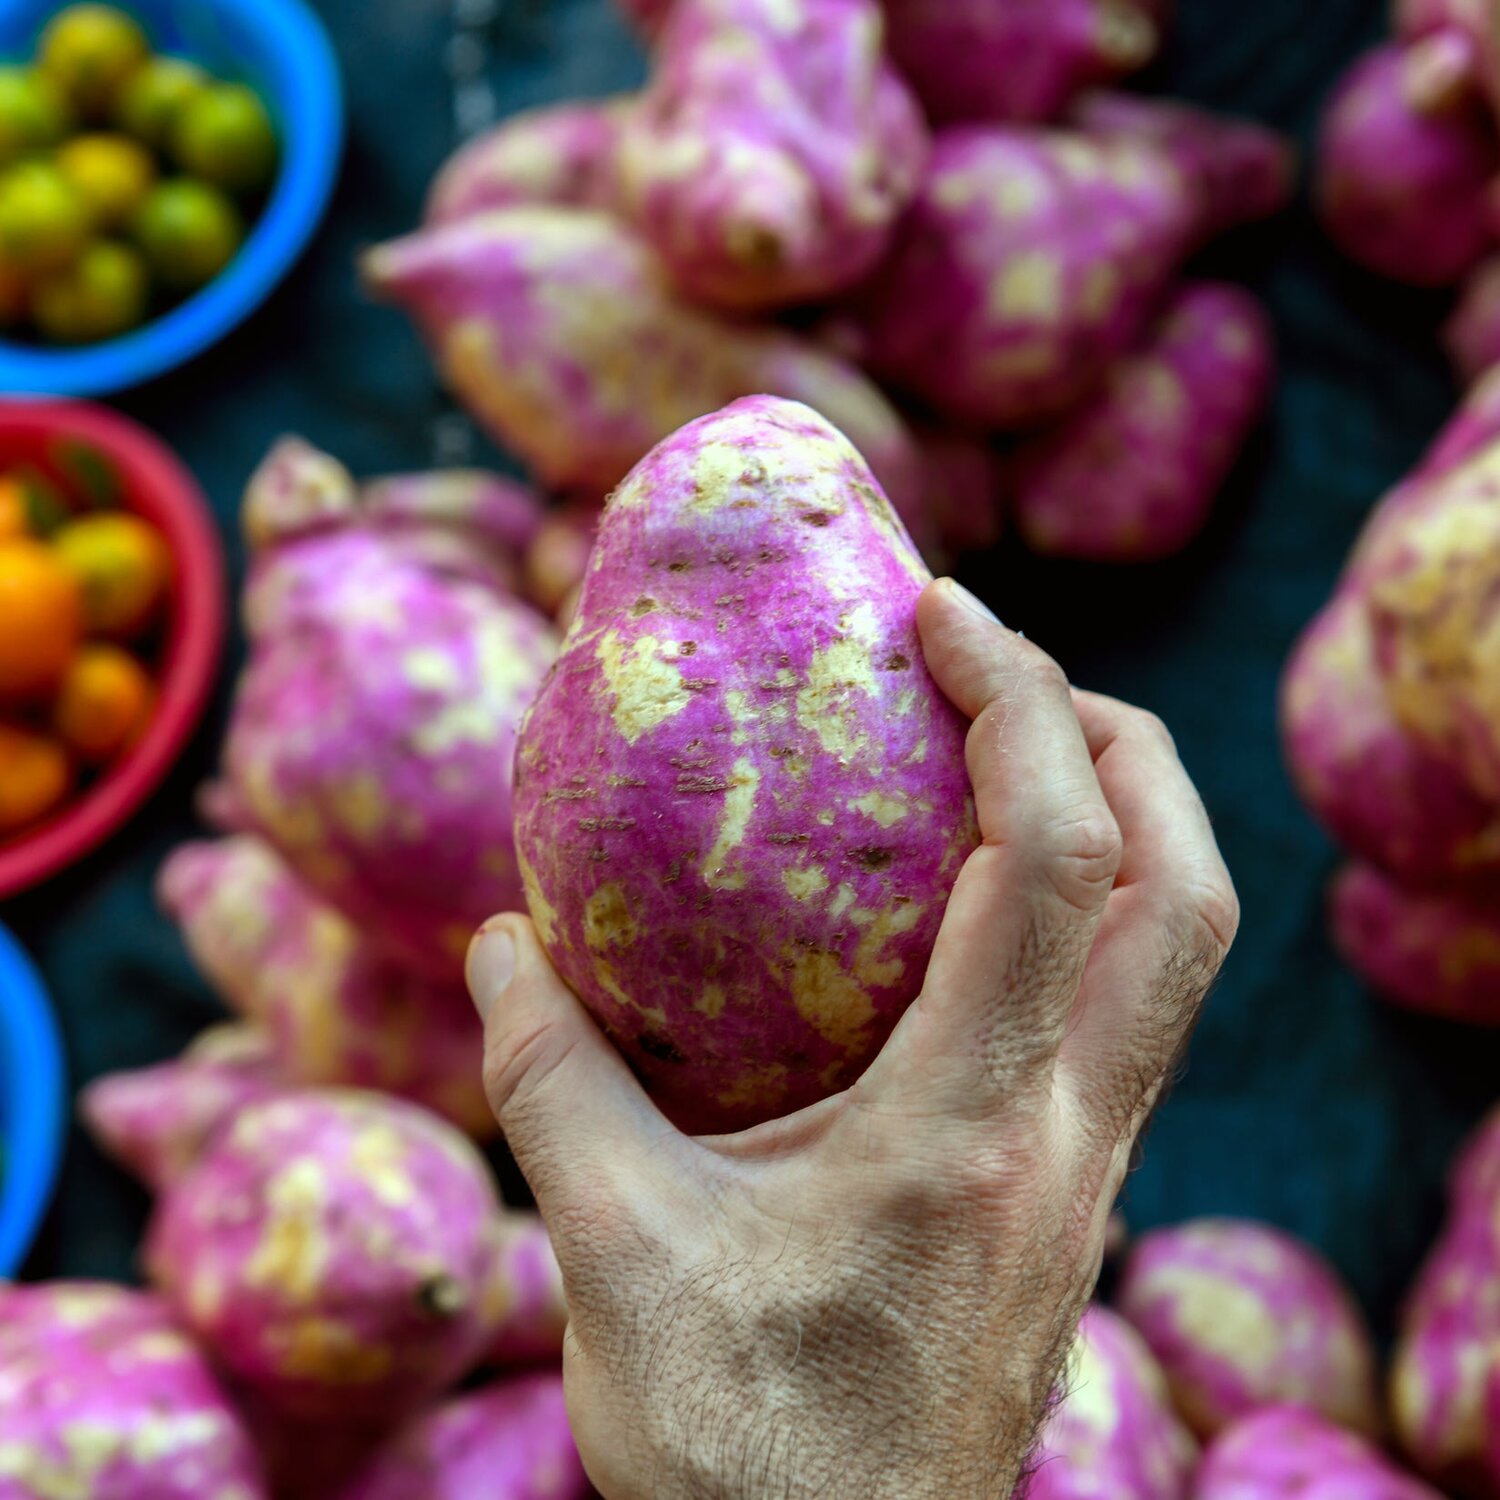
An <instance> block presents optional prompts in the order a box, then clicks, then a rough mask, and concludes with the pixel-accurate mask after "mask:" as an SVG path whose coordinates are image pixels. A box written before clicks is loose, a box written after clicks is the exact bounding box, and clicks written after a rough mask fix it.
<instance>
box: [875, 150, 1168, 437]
mask: <svg viewBox="0 0 1500 1500" xmlns="http://www.w3.org/2000/svg"><path fill="white" fill-rule="evenodd" d="M1196 214H1197V202H1196V195H1195V194H1194V193H1193V191H1192V190H1191V189H1190V186H1189V184H1188V183H1187V182H1186V180H1185V179H1184V178H1183V176H1182V174H1181V173H1180V172H1179V171H1177V170H1176V168H1175V167H1174V165H1173V164H1172V162H1171V160H1170V159H1169V158H1167V157H1165V156H1164V155H1162V153H1161V152H1159V151H1158V150H1157V149H1155V148H1154V147H1149V146H1144V145H1141V144H1139V143H1138V142H1136V141H1132V140H1124V139H1119V138H1113V137H1112V138H1109V139H1097V138H1095V137H1092V136H1085V135H1080V134H1077V133H1071V132H1064V131H1038V130H1030V129H1020V128H1010V129H1005V128H1001V127H987V128H982V127H962V128H958V129H953V130H949V131H947V132H944V133H942V134H940V135H939V136H938V137H937V140H936V142H935V144H934V148H933V155H932V161H931V163H930V165H929V168H928V173H927V178H926V181H925V183H924V185H923V189H922V193H921V195H920V196H919V198H918V200H917V203H916V205H915V206H914V208H913V209H912V210H911V212H910V213H909V214H908V215H907V217H906V220H905V222H904V224H903V226H902V229H901V232H900V233H899V234H898V236H897V243H896V247H895V249H894V250H893V252H892V254H891V256H890V258H889V259H888V261H887V262H886V264H885V266H884V267H883V268H882V270H881V272H880V273H879V274H878V275H877V276H876V277H875V278H874V279H873V281H872V282H871V284H870V285H869V287H867V288H866V289H865V290H864V291H863V292H862V293H861V296H860V299H859V309H858V311H859V316H860V318H861V321H862V323H863V329H864V335H865V340H866V351H867V354H866V357H867V358H868V360H869V363H870V365H871V367H872V368H873V369H875V370H876V371H878V372H879V373H880V374H881V375H882V376H883V377H884V378H886V379H887V380H889V381H890V382H891V383H892V384H894V385H897V386H899V387H900V388H902V389H903V390H905V391H907V392H908V393H909V394H910V395H912V396H914V397H916V398H917V399H918V400H920V401H923V402H925V403H926V404H927V405H928V406H930V407H931V408H932V409H933V410H935V411H936V412H938V413H939V414H940V415H942V416H943V417H945V418H947V419H949V420H952V421H955V422H958V423H960V424H969V425H972V426H975V427H978V428H992V429H1016V428H1027V427H1032V426H1035V425H1037V424H1038V423H1040V422H1042V421H1044V420H1047V419H1050V418H1053V417H1056V416H1058V415H1060V414H1061V413H1062V412H1064V411H1066V410H1067V409H1068V408H1069V407H1070V406H1072V405H1074V404H1075V403H1076V402H1077V401H1079V400H1080V399H1081V398H1082V397H1083V396H1085V395H1087V394H1088V392H1089V390H1090V388H1091V387H1093V386H1094V385H1096V384H1097V383H1098V382H1099V381H1101V380H1102V379H1103V377H1104V375H1105V373H1106V371H1107V370H1108V368H1109V367H1110V365H1111V364H1113V363H1114V361H1115V360H1116V359H1118V358H1119V357H1120V356H1122V355H1123V354H1125V352H1126V351H1127V350H1128V349H1129V348H1130V346H1131V345H1132V344H1133V343H1135V342H1136V340H1137V338H1138V337H1139V335H1140V333H1141V331H1142V329H1143V328H1144V327H1145V325H1146V323H1147V321H1148V320H1149V318H1150V317H1151V314H1152V313H1153V311H1154V309H1155V307H1156V305H1157V303H1158V302H1159V300H1160V298H1161V296H1162V294H1163V293H1164V292H1165V290H1166V288H1167V285H1168V283H1169V282H1170V280H1171V278H1172V276H1173V275H1174V274H1175V273H1176V270H1177V267H1178V264H1179V262H1180V260H1181V258H1182V256H1183V254H1184V252H1185V251H1186V249H1187V248H1188V247H1189V245H1190V244H1191V242H1192V240H1193V238H1194V235H1195V233H1196V229H1197V224H1196Z"/></svg>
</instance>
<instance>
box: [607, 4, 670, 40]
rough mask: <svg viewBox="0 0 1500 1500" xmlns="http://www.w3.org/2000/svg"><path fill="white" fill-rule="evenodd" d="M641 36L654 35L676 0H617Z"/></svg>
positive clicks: (650, 36) (648, 36) (649, 36)
mask: <svg viewBox="0 0 1500 1500" xmlns="http://www.w3.org/2000/svg"><path fill="white" fill-rule="evenodd" d="M617 3H618V5H619V7H620V9H621V10H622V11H624V12H625V14H626V16H628V17H629V18H630V21H631V22H632V23H633V24H634V26H635V27H636V29H637V30H638V31H639V32H640V33H641V35H642V36H644V37H647V38H652V37H655V36H656V34H657V33H658V32H659V31H660V30H661V28H662V24H663V23H664V22H665V21H666V19H667V15H668V13H669V12H670V11H671V9H672V6H673V5H674V4H675V3H676V0H617Z"/></svg>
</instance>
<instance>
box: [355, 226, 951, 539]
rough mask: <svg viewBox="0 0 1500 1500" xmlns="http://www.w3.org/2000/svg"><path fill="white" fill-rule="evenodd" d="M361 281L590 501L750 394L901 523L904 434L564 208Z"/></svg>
mask: <svg viewBox="0 0 1500 1500" xmlns="http://www.w3.org/2000/svg"><path fill="white" fill-rule="evenodd" d="M365 276H366V281H368V282H369V284H371V285H372V287H374V288H375V290H377V291H378V293H381V294H383V296H386V297H389V299H390V300H392V302H396V303H399V305H401V306H404V308H407V309H408V311H410V312H411V314H413V317H414V318H416V320H417V323H419V326H420V327H422V329H423V330H425V332H426V335H428V339H429V342H431V344H432V347H434V351H435V354H437V359H438V362H440V365H441V366H443V372H444V375H446V378H447V381H449V383H450V384H452V386H453V389H455V392H456V393H458V395H459V396H460V398H462V399H463V401H465V404H466V405H468V407H469V408H471V410H472V411H474V414H475V416H477V417H478V420H480V422H483V423H484V425H486V426H487V428H489V429H490V432H492V434H493V435H495V438H496V440H498V441H499V443H502V444H504V446H505V447H508V449H511V450H513V452H514V453H517V455H519V456H520V458H523V459H525V460H526V462H528V463H529V466H531V468H532V469H534V471H535V472H537V475H538V477H540V478H541V481H543V483H544V484H547V486H550V487H553V489H562V490H580V492H583V493H592V495H595V496H603V495H606V493H607V492H609V490H612V489H613V487H615V486H616V484H618V483H619V481H621V480H622V478H624V477H625V474H627V472H628V471H630V468H631V466H633V465H634V463H637V462H639V460H640V459H642V458H645V455H646V453H648V452H649V450H651V447H652V446H654V444H657V443H660V441H661V440H663V438H666V437H669V435H670V434H672V432H673V431H675V429H676V428H681V426H682V425H684V423H688V422H691V420H694V419H696V417H702V416H706V414H708V413H711V411H714V410H717V408H718V407H723V405H726V404H727V402H730V401H735V399H736V398H739V396H753V395H757V393H760V392H765V393H769V395H775V396H784V398H787V399H790V401H801V402H805V404H807V405H810V407H813V408H814V410H816V411H819V413H822V414H823V416H825V417H826V419H828V420H829V422H832V423H834V425H835V426H837V428H840V429H841V431H844V432H847V434H849V437H850V441H852V443H855V444H856V446H858V447H859V452H861V453H864V455H865V458H867V460H868V462H870V466H871V468H873V469H874V471H876V474H877V475H879V478H880V483H882V484H883V486H885V487H886V492H888V493H889V495H891V498H892V501H894V502H895V504H897V507H898V508H901V510H903V516H904V517H906V519H907V525H912V526H919V523H921V493H919V490H921V477H919V460H918V458H916V453H915V449H913V444H912V438H910V434H909V432H907V431H906V425H904V423H903V422H901V419H900V417H898V416H897V413H895V410H894V408H892V407H891V404H889V402H888V401H886V399H885V396H882V393H880V392H879V390H877V389H876V386H874V384H873V383H871V381H868V380H867V378H865V377H862V375H861V374H859V372H858V371H855V369H853V368H852V366H849V365H847V363H846V362H844V360H840V359H835V357H832V356H829V354H826V353H825V351H822V350H819V348H816V347H814V345H811V344H808V342H805V341H802V339H799V338H796V336H793V335H790V333H786V332H783V330H780V329H772V327H751V326H742V324H735V323H727V321H724V320H723V318H718V317H715V315H714V314H711V312H706V311H702V309H699V308H693V306H691V305H688V303H685V302H682V300H679V299H678V296H676V293H675V291H673V290H672V287H670V284H669V279H667V275H666V270H664V267H663V266H661V263H660V260H658V258H657V257H655V255H652V254H651V251H649V249H648V248H646V246H645V245H643V243H642V242H640V240H639V239H637V237H636V236H634V234H631V233H630V231H628V229H625V228H624V226H622V225H619V223H615V222H613V220H612V219H609V217H607V216H606V214H601V213H588V211H585V210H579V208H511V210H505V211H501V213H492V214H483V216H478V217H474V219H466V220H463V222H462V223H456V225H447V226H444V228H440V229H432V231H426V233H423V234H417V236H411V237H410V239H405V240H398V242H396V243H395V245H387V246H383V248H380V249H377V251H374V252H371V255H369V257H368V258H366V261H365Z"/></svg>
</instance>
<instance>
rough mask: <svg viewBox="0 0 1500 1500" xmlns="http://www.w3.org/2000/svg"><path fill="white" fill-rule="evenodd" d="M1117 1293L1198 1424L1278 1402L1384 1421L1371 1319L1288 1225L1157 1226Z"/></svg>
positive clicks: (1371, 1426) (1138, 1246) (1341, 1418)
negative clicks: (1368, 1322) (1368, 1325)
mask: <svg viewBox="0 0 1500 1500" xmlns="http://www.w3.org/2000/svg"><path fill="white" fill-rule="evenodd" d="M1116 1300H1117V1303H1118V1306H1119V1309H1120V1311H1121V1312H1122V1313H1123V1314H1124V1315H1125V1317H1127V1318H1128V1319H1129V1320H1130V1321H1131V1323H1132V1324H1134V1326H1135V1328H1136V1331H1137V1332H1138V1333H1140V1335H1141V1336H1142V1338H1144V1339H1145V1341H1146V1343H1147V1344H1148V1345H1150V1347H1151V1350H1152V1352H1153V1353H1154V1354H1155V1355H1156V1358H1157V1359H1158V1360H1159V1361H1160V1362H1161V1367H1162V1369H1163V1370H1164V1371H1165V1372H1166V1377H1167V1382H1168V1384H1169V1385H1170V1386H1171V1388H1172V1396H1173V1399H1174V1400H1175V1401H1176V1403H1177V1409H1178V1410H1179V1411H1180V1412H1181V1413H1182V1415H1183V1417H1184V1418H1185V1419H1186V1420H1187V1423H1188V1425H1189V1426H1190V1427H1192V1428H1193V1430H1194V1431H1195V1432H1197V1433H1198V1434H1199V1435H1200V1436H1203V1437H1211V1436H1212V1435H1213V1434H1214V1433H1216V1432H1218V1431H1220V1430H1221V1429H1222V1428H1224V1427H1226V1426H1227V1425H1228V1424H1229V1423H1231V1422H1233V1421H1235V1420H1236V1419H1238V1418H1240V1417H1243V1416H1246V1415H1248V1414H1249V1413H1250V1412H1253V1411H1255V1410H1256V1409H1257V1408H1259V1407H1263V1406H1269V1405H1273V1404H1275V1403H1277V1402H1294V1403H1297V1404H1300V1405H1302V1406H1305V1407H1307V1408H1309V1409H1310V1410H1314V1411H1318V1412H1321V1413H1322V1415H1323V1416H1325V1417H1326V1418H1328V1420H1330V1421H1333V1422H1337V1423H1339V1424H1340V1425H1341V1426H1344V1427H1348V1428H1350V1429H1352V1430H1354V1431H1358V1432H1363V1433H1370V1434H1374V1433H1376V1432H1378V1431H1379V1428H1380V1407H1379V1402H1378V1399H1377V1396H1376V1381H1375V1371H1376V1366H1375V1351H1374V1348H1373V1346H1372V1344H1371V1342H1370V1335H1369V1332H1368V1330H1367V1329H1366V1327H1365V1323H1364V1319H1363V1317H1362V1316H1361V1315H1360V1312H1359V1310H1358V1308H1357V1307H1356V1306H1355V1304H1354V1301H1353V1298H1352V1297H1351V1296H1350V1295H1349V1293H1348V1291H1347V1290H1346V1289H1345V1287H1344V1285H1343V1283H1342V1282H1341V1281H1340V1280H1339V1278H1338V1275H1337V1274H1336V1273H1335V1271H1334V1270H1333V1268H1332V1267H1331V1266H1329V1265H1328V1264H1327V1262H1326V1261H1324V1260H1323V1258H1322V1257H1321V1256H1320V1255H1318V1254H1317V1252H1316V1251H1314V1250H1313V1249H1312V1248H1311V1247H1310V1246H1307V1245H1304V1244H1302V1243H1300V1242H1299V1241H1297V1240H1295V1239H1293V1238H1292V1237H1291V1236H1290V1235H1287V1234H1283V1233H1282V1232H1281V1231H1279V1230H1276V1229H1273V1228H1271V1227H1270V1226H1269V1225H1266V1224H1257V1223H1253V1222H1251V1221H1249V1220H1242V1219H1195V1220H1191V1221H1190V1222H1188V1223H1186V1224H1181V1225H1178V1226H1176V1227H1174V1228H1171V1229H1158V1230H1155V1231H1153V1232H1152V1233H1150V1234H1145V1235H1142V1236H1141V1237H1140V1239H1138V1240H1137V1241H1136V1242H1135V1245H1134V1246H1133V1247H1132V1249H1131V1252H1130V1255H1129V1257H1128V1258H1127V1260H1126V1262H1125V1268H1124V1271H1123V1273H1122V1275H1121V1279H1120V1286H1119V1290H1118V1292H1117V1295H1116Z"/></svg>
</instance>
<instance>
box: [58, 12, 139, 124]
mask: <svg viewBox="0 0 1500 1500" xmlns="http://www.w3.org/2000/svg"><path fill="white" fill-rule="evenodd" d="M150 55H151V44H150V43H149V42H148V41H147V40H146V33H145V32H144V31H142V30H141V28H140V27H139V26H137V25H136V23H135V22H134V21H133V20H132V19H131V18H130V17H129V16H128V15H126V13H125V12H124V11H123V10H119V9H117V8H116V7H115V6H113V5H70V6H68V7H67V9H66V10H60V11H58V13H57V14H56V15H55V16H53V18H52V19H51V21H49V22H48V23H47V29H46V30H45V31H44V32H43V33H42V40H41V44H40V46H39V47H38V49H37V61H38V62H39V63H40V65H41V68H42V71H43V72H44V73H46V74H47V75H48V76H49V77H50V78H52V79H53V80H54V81H55V82H56V84H57V86H58V87H59V88H60V89H61V90H62V91H63V93H64V94H66V95H67V97H68V98H69V99H70V100H71V101H72V102H73V104H74V106H75V107H76V108H78V109H79V110H80V111H82V112H83V113H84V114H86V115H98V114H101V113H103V112H104V111H106V110H108V108H109V107H110V105H111V104H112V103H113V102H114V97H115V95H116V93H118V91H119V89H120V86H121V85H122V84H123V83H124V82H125V80H126V79H127V78H129V77H130V75H131V74H132V73H134V72H135V70H136V69H137V68H139V67H140V66H141V64H142V63H144V62H145V61H146V59H147V58H148V57H150Z"/></svg>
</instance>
